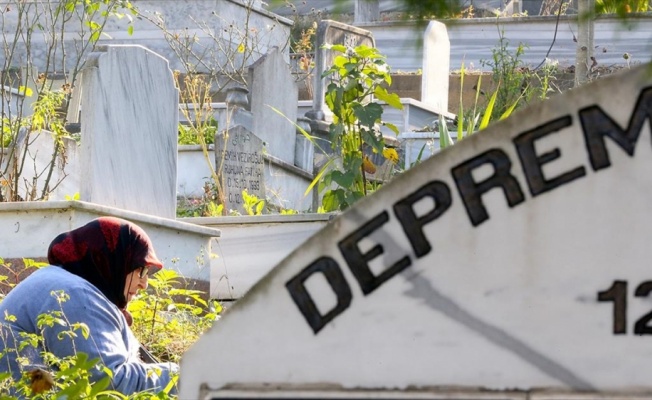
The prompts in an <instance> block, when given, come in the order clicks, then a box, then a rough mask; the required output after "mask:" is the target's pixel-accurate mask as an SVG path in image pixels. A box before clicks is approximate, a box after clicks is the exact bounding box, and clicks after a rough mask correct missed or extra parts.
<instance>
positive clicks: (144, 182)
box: [70, 45, 179, 218]
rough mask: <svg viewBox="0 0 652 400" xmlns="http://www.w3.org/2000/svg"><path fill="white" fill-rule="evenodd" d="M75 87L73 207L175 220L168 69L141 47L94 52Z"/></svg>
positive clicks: (174, 110) (174, 119) (175, 117)
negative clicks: (76, 185)
mask: <svg viewBox="0 0 652 400" xmlns="http://www.w3.org/2000/svg"><path fill="white" fill-rule="evenodd" d="M81 86H82V94H81V109H82V110H83V111H82V122H81V138H82V139H81V150H80V164H79V171H80V173H81V177H80V197H81V200H83V201H88V202H91V203H97V204H103V205H107V206H111V207H117V208H124V209H126V210H130V211H137V212H142V213H146V214H150V215H156V216H159V217H163V218H175V217H176V206H177V202H176V195H177V187H176V186H177V185H176V182H177V134H178V126H179V108H178V107H179V100H178V99H179V93H178V91H177V89H176V87H175V86H174V80H173V78H172V71H170V68H168V62H167V61H166V60H165V59H164V58H162V57H161V56H159V55H158V54H156V53H154V52H151V51H149V50H147V49H146V48H144V47H142V46H131V45H128V46H121V45H116V46H99V47H98V48H97V49H96V51H95V52H93V53H91V54H90V57H89V59H88V61H87V62H86V64H85V67H84V69H83V74H82V83H81ZM70 194H71V195H72V194H73V193H70Z"/></svg>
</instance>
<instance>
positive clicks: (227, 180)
mask: <svg viewBox="0 0 652 400" xmlns="http://www.w3.org/2000/svg"><path fill="white" fill-rule="evenodd" d="M215 165H216V168H217V169H216V171H217V173H218V174H219V177H220V181H221V188H222V191H223V194H224V202H225V204H224V208H225V209H226V210H236V211H239V212H240V213H241V214H246V212H245V210H244V206H243V205H244V201H243V198H242V191H243V190H247V193H248V194H250V195H255V196H256V197H258V198H259V199H265V181H264V166H265V164H264V161H263V141H262V140H261V139H260V138H259V137H257V136H256V135H254V134H253V133H251V132H250V131H249V130H247V129H246V128H244V127H243V126H240V125H236V126H234V127H232V128H231V129H229V130H228V131H226V132H220V133H218V134H216V135H215Z"/></svg>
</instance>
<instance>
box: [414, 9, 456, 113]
mask: <svg viewBox="0 0 652 400" xmlns="http://www.w3.org/2000/svg"><path fill="white" fill-rule="evenodd" d="M450 61H451V43H450V40H449V39H448V31H447V30H446V25H444V24H442V23H441V22H438V21H430V22H429V23H428V27H427V28H426V31H425V33H424V34H423V75H422V76H421V101H423V102H424V103H426V104H428V105H430V106H432V107H434V108H435V109H436V110H439V111H441V112H448V81H449V75H450Z"/></svg>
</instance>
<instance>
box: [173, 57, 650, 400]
mask: <svg viewBox="0 0 652 400" xmlns="http://www.w3.org/2000/svg"><path fill="white" fill-rule="evenodd" d="M651 117H652V75H650V69H649V66H647V65H646V66H640V67H638V68H636V69H632V70H630V71H627V73H625V74H619V75H618V76H612V77H608V78H604V79H601V80H599V81H596V82H595V83H592V84H587V85H585V86H582V87H580V88H577V89H574V90H572V91H570V92H567V93H564V94H563V95H559V96H556V97H555V98H554V99H551V100H547V101H544V102H539V103H537V104H536V105H534V106H533V107H531V108H528V109H526V110H523V111H520V112H518V113H516V114H514V115H512V116H511V117H510V118H507V119H505V120H503V121H500V122H497V123H495V124H494V125H492V126H490V127H489V128H487V129H486V130H485V131H483V132H481V133H478V134H476V135H473V136H471V137H469V138H467V139H465V140H463V141H461V142H459V143H458V144H456V145H454V146H451V147H449V148H447V149H445V150H443V151H441V152H439V153H437V154H436V155H434V156H433V157H431V158H429V159H427V160H426V161H424V162H423V163H421V164H419V165H417V166H416V167H414V168H413V169H411V170H410V171H408V172H407V173H405V174H401V175H399V176H397V177H395V178H394V180H392V181H390V182H389V183H387V184H386V185H385V186H383V188H382V190H378V191H376V192H374V193H373V194H372V195H371V196H369V197H366V198H364V199H361V200H360V201H359V202H357V203H356V204H354V205H353V206H352V207H351V208H349V209H347V210H346V211H345V212H344V213H342V214H341V215H339V216H338V217H337V218H335V219H334V220H333V221H331V222H330V223H329V224H328V225H326V227H324V228H323V229H322V230H321V231H320V232H318V233H317V234H315V235H314V236H312V237H311V238H310V239H308V240H307V241H306V242H305V243H303V244H302V245H301V248H300V249H297V250H296V251H294V252H293V253H291V254H290V255H289V256H288V257H287V258H285V259H284V260H283V261H281V263H279V264H278V265H277V266H276V267H275V268H274V269H273V270H272V271H271V272H270V273H269V274H268V275H267V276H265V277H264V278H263V279H261V280H260V281H259V282H258V283H257V284H256V285H255V286H254V287H253V288H252V289H251V290H250V291H249V292H248V293H247V294H246V295H245V296H244V297H243V298H242V299H240V300H239V301H238V303H237V304H235V305H234V306H233V307H232V308H231V309H230V310H229V312H228V313H227V315H225V316H224V317H223V318H222V319H221V320H220V322H219V324H218V325H219V326H218V325H215V326H213V327H212V329H210V330H209V331H208V332H206V333H204V335H203V336H202V337H201V339H200V340H199V341H198V342H197V343H195V345H194V346H193V347H192V348H191V349H190V350H189V351H188V352H186V353H185V354H184V356H183V359H182V361H181V378H180V380H181V382H183V383H182V385H181V393H180V394H179V397H180V398H198V397H200V391H201V397H202V398H207V399H209V398H210V399H217V398H249V399H253V398H268V399H269V398H284V399H292V398H293V399H315V398H319V399H329V398H331V399H335V398H338V399H343V398H345V399H363V398H364V399H371V398H384V399H390V398H391V399H431V400H434V399H474V400H479V399H483V400H488V399H493V400H495V399H517V398H518V399H521V400H527V399H529V400H543V399H548V400H551V399H564V400H579V399H584V400H586V399H627V398H630V399H633V398H634V396H633V395H632V394H633V393H637V394H643V395H642V396H641V397H639V396H635V397H636V398H637V399H639V398H640V399H646V400H649V399H650V398H651V397H650V393H652V381H650V377H649V373H647V369H646V368H647V366H649V364H650V359H652V346H650V338H651V337H652V336H651V335H652V326H651V324H650V319H651V318H650V308H652V307H651V304H652V303H651V301H650V297H651V293H652V280H651V279H650V276H651V272H650V271H651V269H652V265H651V260H652V246H650V239H651V238H652V179H650V173H651V172H652V135H651V129H650V118H651ZM244 348H246V349H247V351H242V349H244ZM234 365H246V366H247V368H244V369H242V368H233V366H234ZM462 393H463V394H462Z"/></svg>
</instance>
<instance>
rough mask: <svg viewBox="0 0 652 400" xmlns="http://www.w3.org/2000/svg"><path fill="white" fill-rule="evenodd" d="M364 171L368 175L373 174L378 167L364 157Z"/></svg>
mask: <svg viewBox="0 0 652 400" xmlns="http://www.w3.org/2000/svg"><path fill="white" fill-rule="evenodd" d="M362 169H363V170H364V172H366V173H368V174H373V173H375V172H376V166H375V165H374V163H373V162H371V160H370V159H369V157H367V156H364V158H363V159H362Z"/></svg>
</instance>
